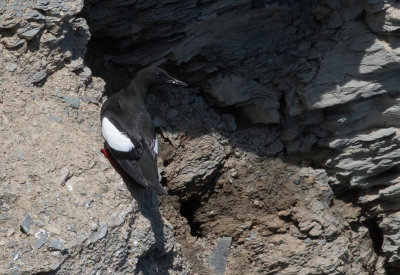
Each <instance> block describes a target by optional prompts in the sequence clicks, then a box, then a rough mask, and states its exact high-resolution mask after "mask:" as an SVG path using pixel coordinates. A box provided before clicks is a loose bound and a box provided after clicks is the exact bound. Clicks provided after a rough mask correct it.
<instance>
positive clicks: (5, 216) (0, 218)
mask: <svg viewBox="0 0 400 275" xmlns="http://www.w3.org/2000/svg"><path fill="white" fill-rule="evenodd" d="M8 219H10V215H9V214H8V213H2V214H1V215H0V220H2V221H6V220H8Z"/></svg>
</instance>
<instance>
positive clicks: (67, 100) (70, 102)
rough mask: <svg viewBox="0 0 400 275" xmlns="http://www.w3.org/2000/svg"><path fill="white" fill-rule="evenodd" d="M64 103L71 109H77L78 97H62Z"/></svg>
mask: <svg viewBox="0 0 400 275" xmlns="http://www.w3.org/2000/svg"><path fill="white" fill-rule="evenodd" d="M62 98H63V99H64V102H65V103H66V104H67V105H68V106H69V107H72V108H75V109H78V108H79V104H80V102H79V97H70V96H62Z"/></svg>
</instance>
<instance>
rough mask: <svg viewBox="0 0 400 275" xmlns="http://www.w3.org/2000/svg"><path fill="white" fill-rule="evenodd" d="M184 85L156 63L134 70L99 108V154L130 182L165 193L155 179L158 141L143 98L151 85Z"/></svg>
mask: <svg viewBox="0 0 400 275" xmlns="http://www.w3.org/2000/svg"><path fill="white" fill-rule="evenodd" d="M165 84H167V85H168V84H169V85H175V86H182V87H187V86H188V84H186V83H185V82H183V81H180V80H178V79H176V78H173V77H172V76H170V75H169V74H168V73H167V72H166V71H165V70H163V69H161V68H158V67H147V68H144V69H142V70H140V71H139V72H138V73H136V74H135V76H134V77H133V80H132V81H131V83H130V85H129V86H128V87H127V88H126V89H124V90H121V91H119V92H117V93H116V94H114V95H112V96H111V97H109V98H108V99H107V100H106V101H105V102H104V104H103V106H102V108H101V113H100V118H101V130H102V135H103V137H104V139H105V143H104V148H103V149H101V151H102V152H103V154H104V155H105V156H106V157H107V158H108V159H109V160H110V162H111V163H112V164H114V165H115V164H116V166H117V167H118V168H121V169H122V171H123V172H124V173H125V174H126V175H127V176H128V177H129V178H130V179H131V180H133V181H134V182H136V183H138V184H140V185H142V186H144V187H146V188H149V187H150V188H152V189H153V190H154V191H156V192H157V193H158V194H167V192H166V190H165V189H164V187H163V186H162V185H161V183H160V182H159V180H158V167H157V154H158V141H157V137H156V131H155V128H154V126H153V120H152V118H151V116H150V114H149V112H148V110H147V107H146V98H147V95H148V93H149V91H150V88H151V87H152V86H154V85H165Z"/></svg>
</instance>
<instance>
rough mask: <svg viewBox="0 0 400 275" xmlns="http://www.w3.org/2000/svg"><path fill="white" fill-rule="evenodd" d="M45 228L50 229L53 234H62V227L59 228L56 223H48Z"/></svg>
mask: <svg viewBox="0 0 400 275" xmlns="http://www.w3.org/2000/svg"><path fill="white" fill-rule="evenodd" d="M45 228H46V230H47V231H49V232H50V233H53V234H55V235H60V234H61V230H60V228H58V227H57V226H55V225H52V224H48V225H46V227H45Z"/></svg>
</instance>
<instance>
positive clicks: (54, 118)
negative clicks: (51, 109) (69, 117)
mask: <svg viewBox="0 0 400 275" xmlns="http://www.w3.org/2000/svg"><path fill="white" fill-rule="evenodd" d="M50 120H52V121H55V122H57V123H61V122H62V118H59V117H58V116H53V115H50Z"/></svg>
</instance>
